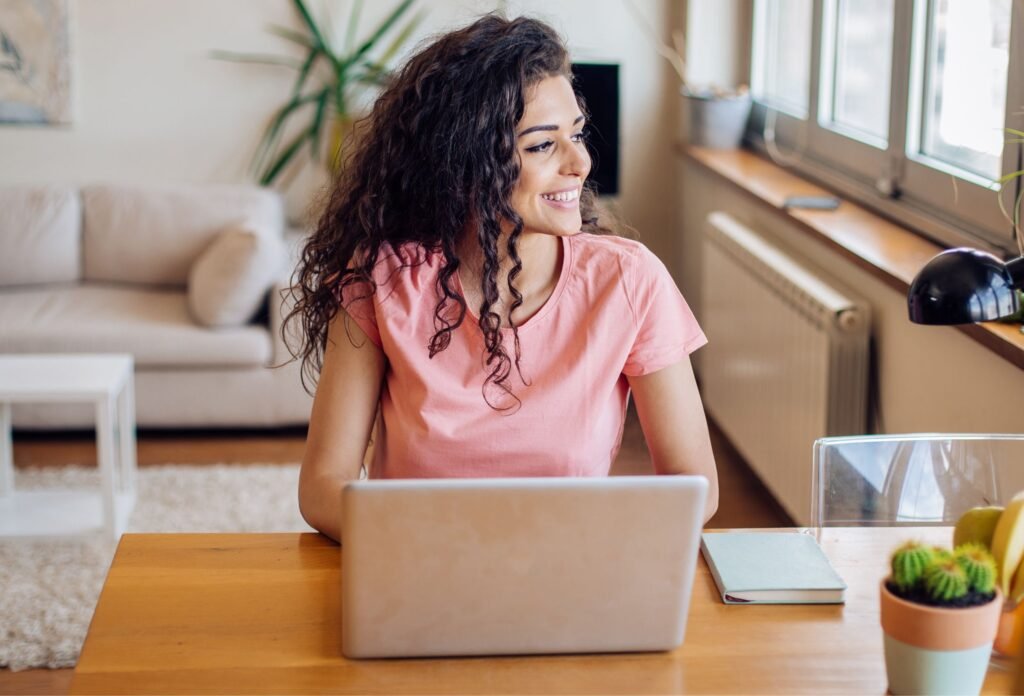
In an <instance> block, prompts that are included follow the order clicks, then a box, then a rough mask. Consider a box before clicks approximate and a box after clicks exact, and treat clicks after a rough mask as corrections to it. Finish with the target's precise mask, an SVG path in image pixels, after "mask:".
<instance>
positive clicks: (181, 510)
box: [0, 465, 309, 670]
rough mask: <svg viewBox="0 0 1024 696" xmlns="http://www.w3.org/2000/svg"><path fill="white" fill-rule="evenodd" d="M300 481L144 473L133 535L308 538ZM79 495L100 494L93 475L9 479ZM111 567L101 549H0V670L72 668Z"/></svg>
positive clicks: (245, 470)
mask: <svg viewBox="0 0 1024 696" xmlns="http://www.w3.org/2000/svg"><path fill="white" fill-rule="evenodd" d="M298 477H299V468H298V465H285V466H280V465H244V466H234V465H215V466H206V465H204V466H178V465H168V466H156V467H143V468H141V469H139V493H138V502H137V503H136V505H135V510H134V512H133V513H132V517H131V520H130V522H129V531H130V532H288V531H309V527H308V526H307V525H306V524H305V523H304V522H303V521H302V517H301V516H300V515H299V509H298V503H297V500H296V495H297V487H298ZM84 486H98V475H97V471H96V469H95V467H74V466H71V467H59V468H46V469H32V470H28V471H17V472H16V475H15V487H16V488H18V489H21V490H28V489H30V488H39V487H48V488H52V487H58V488H60V487H75V488H78V487H84ZM55 514H59V513H57V512H55ZM112 558H113V549H112V548H111V547H110V545H109V544H106V543H103V542H102V541H100V540H91V541H49V542H44V541H34V542H26V541H23V540H18V541H4V540H0V667H10V668H11V669H12V670H22V669H29V668H32V667H53V668H55V667H72V666H74V664H75V662H76V661H77V659H78V654H79V652H80V651H81V648H82V643H83V641H84V640H85V633H86V630H87V629H88V627H89V621H90V619H91V618H92V613H93V609H94V608H95V607H96V601H97V600H98V599H99V594H100V588H101V587H102V586H103V580H104V578H105V577H106V573H107V569H108V568H109V567H110V561H111V559H112Z"/></svg>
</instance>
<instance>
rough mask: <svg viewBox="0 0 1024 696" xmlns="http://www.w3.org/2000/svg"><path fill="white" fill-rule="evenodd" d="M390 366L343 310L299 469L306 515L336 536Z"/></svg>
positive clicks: (332, 331)
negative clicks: (345, 492)
mask: <svg viewBox="0 0 1024 696" xmlns="http://www.w3.org/2000/svg"><path fill="white" fill-rule="evenodd" d="M346 328H347V329H348V332H349V333H350V334H351V336H352V338H351V339H349V333H346ZM353 341H354V342H355V344H356V345H352V343H353ZM356 346H358V348H357V347H356ZM386 366H387V358H385V356H384V353H383V351H381V349H380V348H378V347H377V346H376V345H375V344H374V343H373V341H371V340H370V339H369V338H367V336H366V334H365V333H364V332H363V330H362V329H361V328H359V326H358V325H357V324H356V322H354V321H352V320H350V319H349V318H348V315H347V314H346V313H345V310H344V309H339V310H338V315H337V316H336V317H335V318H334V320H333V321H332V322H331V326H330V328H329V329H328V332H327V347H326V349H325V351H324V364H323V369H322V370H321V371H320V380H319V383H318V385H317V390H316V397H315V398H314V399H313V412H312V414H311V415H310V418H309V434H308V435H307V437H306V452H305V454H304V455H303V458H302V469H301V470H300V472H299V510H300V511H301V512H302V516H303V518H305V520H306V522H308V523H309V525H310V526H311V527H313V528H314V529H317V530H319V531H320V532H322V533H324V534H326V535H327V536H329V537H331V538H332V539H334V540H335V541H339V542H340V541H341V490H342V488H344V487H345V484H346V483H348V482H349V481H352V480H355V479H358V478H359V470H360V467H361V466H362V464H363V455H364V454H365V453H366V447H367V443H368V441H369V439H370V430H371V428H372V427H373V422H374V418H375V417H376V415H377V403H378V401H379V399H380V390H381V383H382V382H383V379H384V370H385V368H386Z"/></svg>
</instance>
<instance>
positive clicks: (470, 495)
mask: <svg viewBox="0 0 1024 696" xmlns="http://www.w3.org/2000/svg"><path fill="white" fill-rule="evenodd" d="M707 486H708V482H707V480H706V479H705V478H704V477H701V476H623V477H607V478H504V479H501V478H495V479H402V480H395V479H392V480H364V481H356V482H353V483H350V484H349V485H347V486H346V487H345V490H344V493H343V512H342V553H341V556H342V573H341V577H342V581H341V582H342V652H343V653H344V654H345V656H346V657H351V658H373V657H434V656H457V655H463V656H468V655H536V654H557V653H593V652H638V651H663V650H672V649H674V648H676V647H678V646H679V645H680V644H682V642H683V635H684V631H685V628H686V615H687V611H688V609H689V603H690V594H691V590H692V586H693V578H694V572H695V569H696V563H697V555H698V553H699V549H700V532H701V525H702V519H703V513H704V501H705V497H706V495H707Z"/></svg>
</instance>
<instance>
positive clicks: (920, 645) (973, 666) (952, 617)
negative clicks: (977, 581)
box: [880, 580, 1003, 695]
mask: <svg viewBox="0 0 1024 696" xmlns="http://www.w3.org/2000/svg"><path fill="white" fill-rule="evenodd" d="M880 602H881V603H880V609H881V618H882V631H883V632H884V634H885V671H886V675H887V676H888V678H889V691H890V692H891V693H893V694H897V695H899V694H978V693H980V692H981V686H982V683H983V682H984V681H985V673H986V671H987V670H988V664H989V658H990V657H991V654H992V644H993V641H994V639H995V636H996V630H997V628H998V625H999V618H1000V614H1001V612H1002V606H1003V596H1002V593H1001V592H999V590H998V589H996V594H995V597H994V598H993V599H992V600H991V601H989V602H988V603H986V604H981V605H978V606H974V607H952V608H947V607H935V606H928V605H924V604H917V603H915V602H910V601H908V600H905V599H901V598H900V597H897V596H896V595H894V594H893V593H892V592H890V591H889V588H888V587H886V581H885V580H883V581H882V583H881V600H880Z"/></svg>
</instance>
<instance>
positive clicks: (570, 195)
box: [540, 189, 580, 202]
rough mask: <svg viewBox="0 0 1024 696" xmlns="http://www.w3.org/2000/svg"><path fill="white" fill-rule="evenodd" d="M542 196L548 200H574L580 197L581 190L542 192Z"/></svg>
mask: <svg viewBox="0 0 1024 696" xmlns="http://www.w3.org/2000/svg"><path fill="white" fill-rule="evenodd" d="M540 197H541V198H543V199H545V200H548V201H563V202H564V201H574V200H576V199H577V198H579V197H580V190H579V189H573V190H572V191H562V192H561V193H542V194H540Z"/></svg>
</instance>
